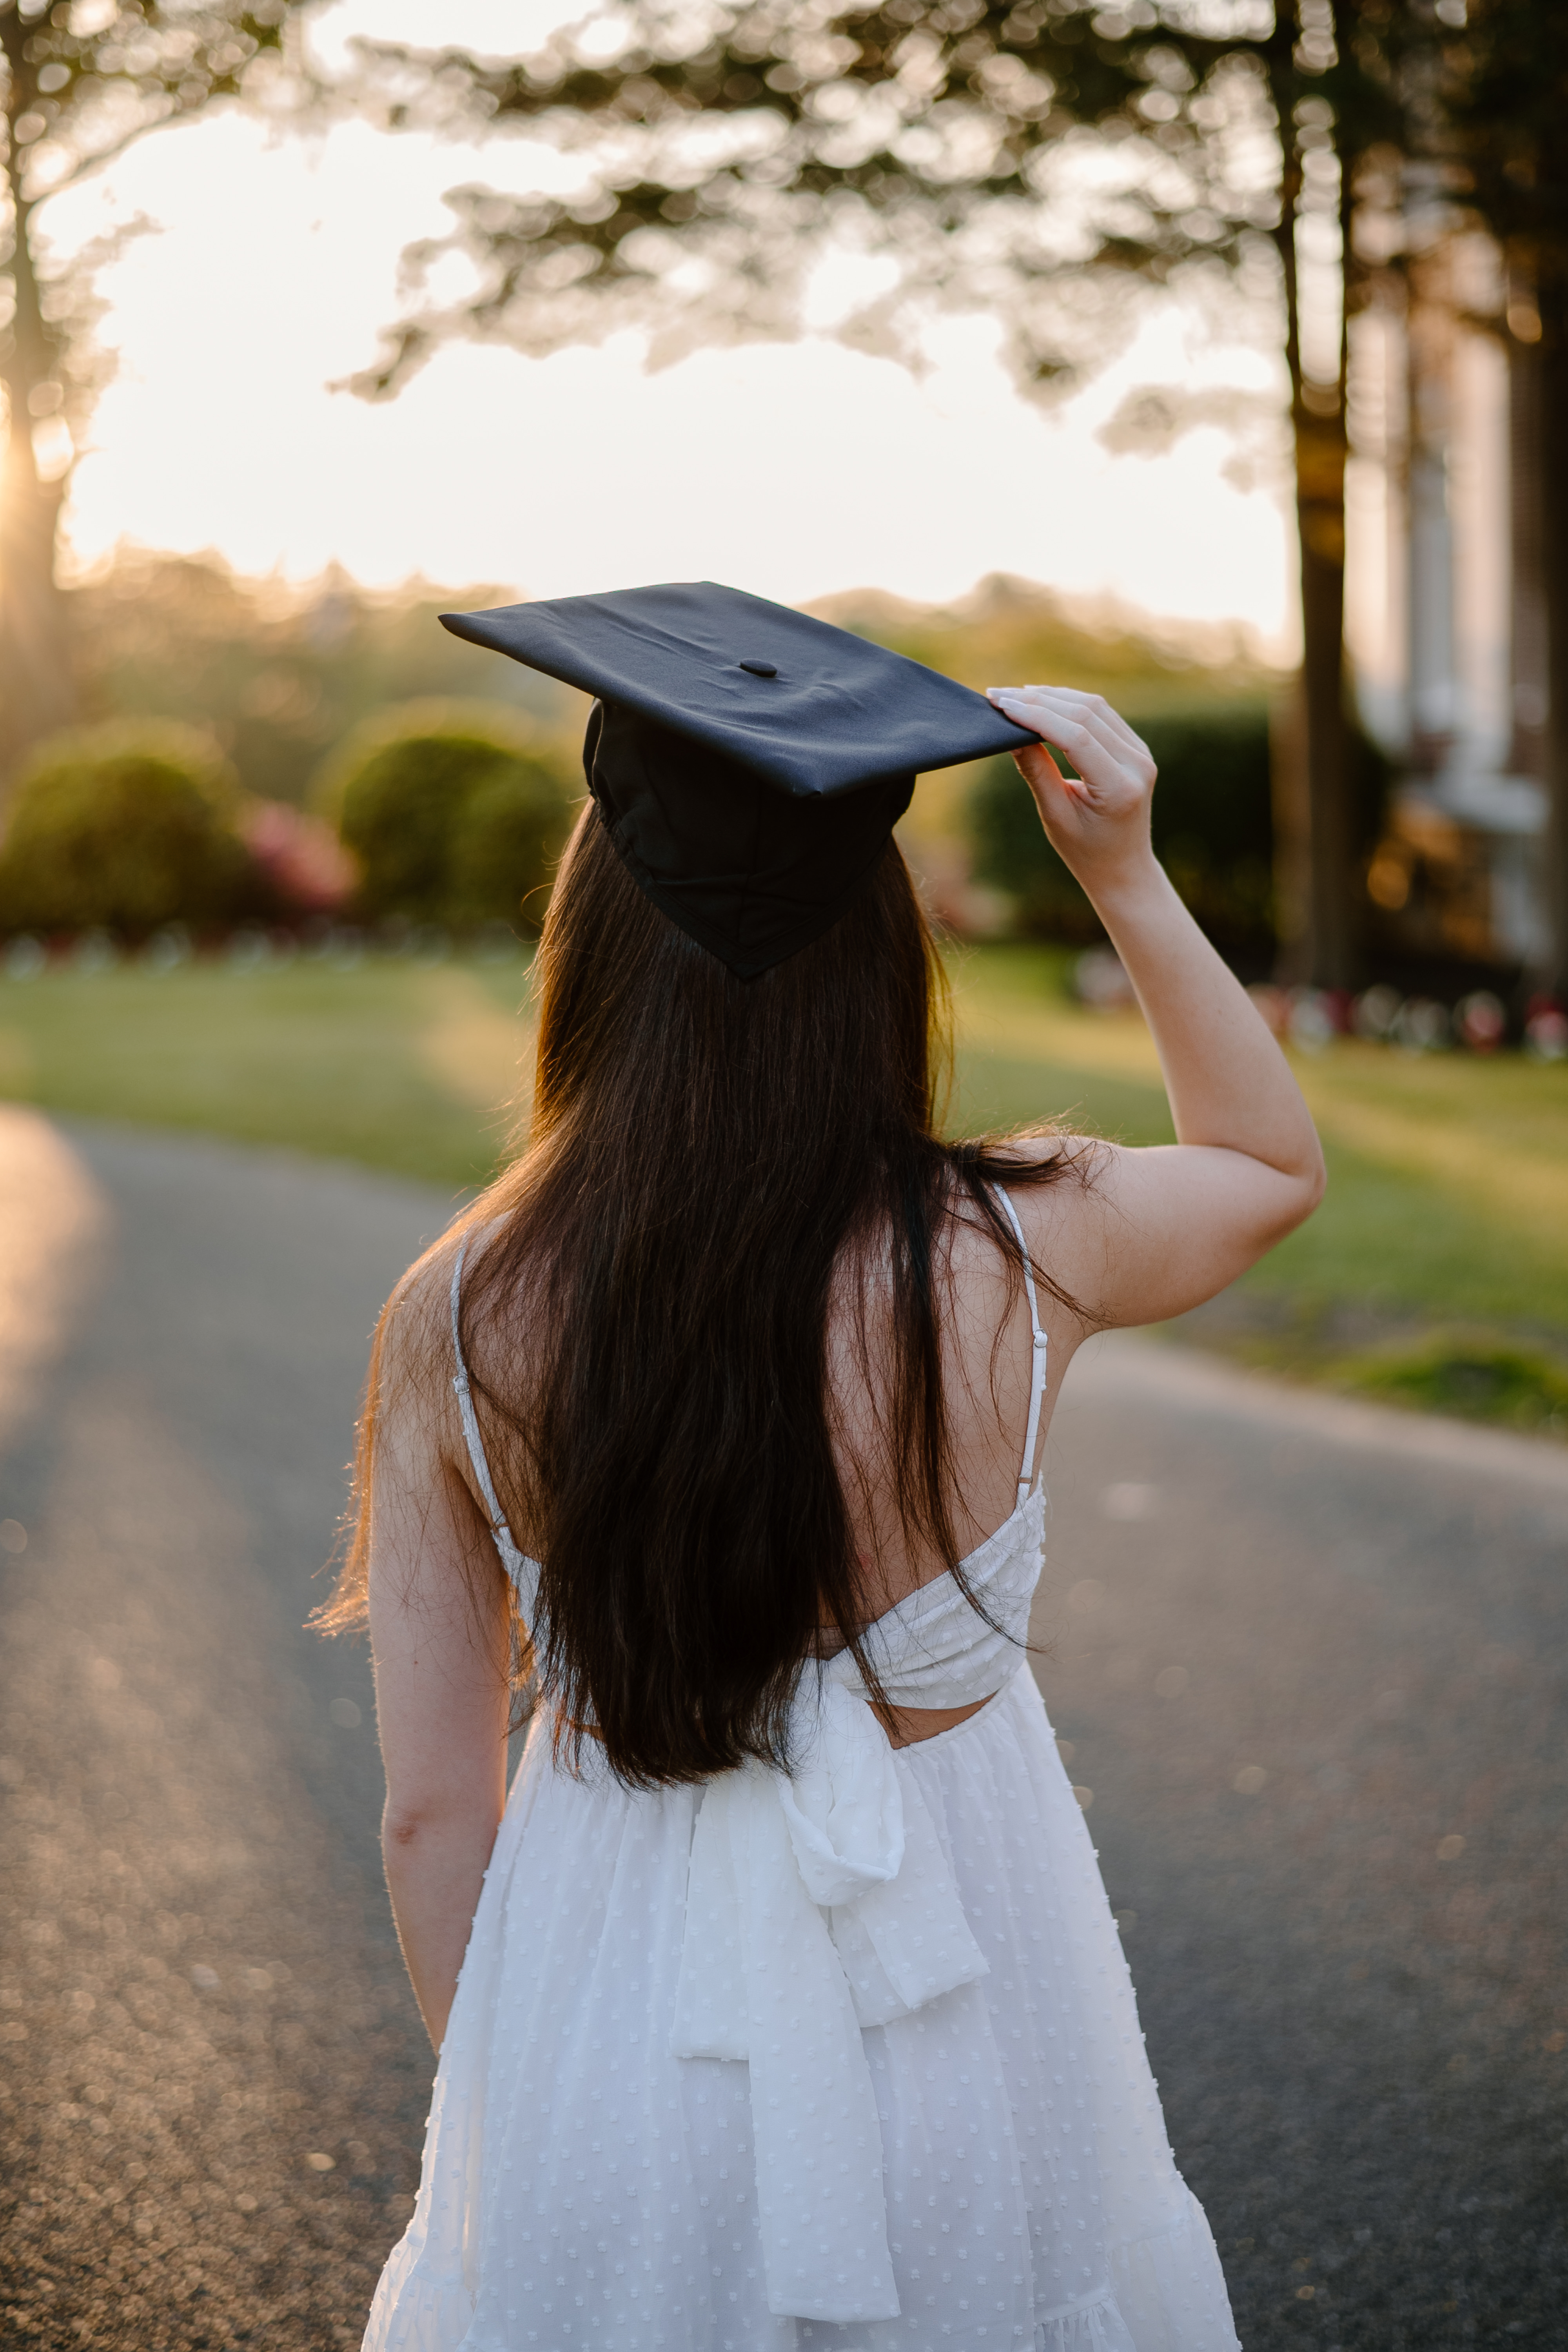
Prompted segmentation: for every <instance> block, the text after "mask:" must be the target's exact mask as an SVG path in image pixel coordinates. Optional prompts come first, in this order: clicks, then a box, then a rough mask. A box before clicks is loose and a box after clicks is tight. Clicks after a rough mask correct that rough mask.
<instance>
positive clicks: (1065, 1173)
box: [955, 1128, 1112, 1344]
mask: <svg viewBox="0 0 1568 2352" xmlns="http://www.w3.org/2000/svg"><path fill="white" fill-rule="evenodd" d="M1005 1157H1006V1159H1007V1160H1009V1161H1011V1162H1012V1163H1013V1164H1012V1167H1011V1168H1010V1169H1009V1170H1008V1171H1005V1172H1003V1173H1001V1174H1000V1175H999V1177H998V1182H999V1184H1000V1186H1001V1188H1002V1190H1003V1191H1005V1193H1006V1196H1007V1202H1008V1204H1009V1205H1010V1206H1011V1208H1012V1210H1013V1213H1014V1215H1015V1216H1016V1219H1017V1221H1018V1224H1019V1225H1020V1227H1021V1228H1022V1230H1023V1237H1024V1244H1025V1247H1026V1249H1027V1251H1028V1253H1029V1257H1030V1260H1031V1262H1032V1265H1033V1266H1034V1269H1035V1271H1036V1273H1037V1275H1038V1276H1041V1277H1043V1280H1044V1283H1045V1286H1046V1293H1047V1296H1046V1297H1043V1298H1042V1301H1041V1305H1042V1308H1043V1309H1046V1310H1047V1312H1046V1320H1047V1323H1049V1324H1054V1325H1057V1326H1059V1327H1060V1328H1061V1333H1062V1336H1063V1337H1064V1338H1067V1337H1068V1335H1069V1332H1070V1330H1071V1327H1072V1326H1073V1325H1074V1324H1076V1325H1077V1326H1078V1327H1079V1328H1078V1333H1077V1336H1078V1337H1081V1336H1083V1335H1084V1334H1085V1333H1087V1332H1088V1331H1089V1330H1092V1329H1094V1328H1097V1326H1098V1322H1099V1317H1098V1314H1097V1311H1096V1291H1097V1287H1098V1285H1097V1281H1096V1276H1097V1273H1098V1271H1099V1270H1100V1268H1102V1266H1103V1262H1104V1250H1105V1233H1106V1221H1107V1216H1108V1213H1110V1202H1109V1200H1108V1197H1107V1193H1106V1180H1107V1177H1108V1175H1109V1174H1110V1165H1111V1160H1112V1152H1111V1147H1110V1146H1109V1145H1107V1144H1104V1143H1101V1142H1100V1140H1099V1139H1097V1138H1096V1137H1094V1136H1089V1135H1073V1134H1068V1133H1065V1132H1063V1131H1062V1130H1060V1129H1054V1128H1053V1129H1046V1130H1042V1131H1041V1132H1040V1133H1038V1134H1036V1135H1020V1136H1015V1137H1012V1138H1010V1139H1009V1140H1008V1143H1007V1145H1006V1147H1005ZM965 1222H967V1223H970V1225H971V1226H973V1220H968V1221H965ZM960 1246H962V1244H960ZM970 1247H971V1248H973V1242H971V1244H970ZM992 1255H993V1256H994V1252H993V1253H992ZM957 1262H958V1261H957V1260H956V1258H955V1265H956V1263H957ZM1075 1344H1076V1340H1075Z"/></svg>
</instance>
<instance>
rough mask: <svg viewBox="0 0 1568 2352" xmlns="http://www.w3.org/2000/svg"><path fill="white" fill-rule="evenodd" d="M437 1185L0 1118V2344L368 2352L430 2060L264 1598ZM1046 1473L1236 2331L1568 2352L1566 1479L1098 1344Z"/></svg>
mask: <svg viewBox="0 0 1568 2352" xmlns="http://www.w3.org/2000/svg"><path fill="white" fill-rule="evenodd" d="M448 1206H449V1204H448V1203H446V1202H443V1201H442V1200H440V1199H439V1198H438V1197H437V1196H434V1195H432V1194H431V1193H429V1192H423V1191H420V1190H419V1189H417V1188H416V1187H413V1186H407V1185H403V1184H399V1183H396V1182H394V1181H383V1180H377V1179H374V1178H372V1177H368V1176H365V1175H363V1174H362V1173H358V1172H355V1171H346V1170H337V1169H331V1168H323V1167H320V1166H312V1165H308V1164H306V1163H303V1162H300V1161H295V1160H288V1159H284V1158H281V1157H277V1158H274V1157H269V1156H264V1155H258V1154H251V1153H246V1152H243V1151H239V1150H232V1149H229V1148H227V1147H226V1146H224V1145H221V1144H217V1143H213V1142H207V1141H198V1140H189V1139H166V1138H157V1137H149V1136H139V1135H130V1134H120V1133H115V1132H111V1131H110V1130H107V1129H97V1130H94V1129H88V1128H85V1127H70V1128H65V1129H62V1128H58V1127H55V1126H52V1125H49V1124H47V1123H46V1122H44V1121H43V1120H41V1119H37V1118H34V1117H33V1116H32V1115H31V1114H29V1113H26V1112H22V1111H0V1674H3V1687H0V1871H3V1873H4V1878H5V1900H4V1905H3V1906H0V2344H4V2345H6V2346H11V2345H18V2346H20V2345H26V2346H28V2347H50V2352H54V2347H60V2352H65V2347H70V2352H75V2347H79V2346H81V2345H84V2344H85V2345H94V2346H103V2347H116V2348H117V2352H121V2347H123V2352H161V2347H170V2352H175V2348H176V2347H177V2352H186V2347H190V2348H191V2352H195V2347H226V2346H241V2345H243V2346H247V2347H248V2346H261V2345H265V2346H266V2347H268V2352H297V2347H299V2352H305V2348H306V2347H309V2352H315V2347H333V2346H336V2345H339V2344H351V2345H352V2344H355V2343H357V2342H358V2338H359V2331H360V2326H361V2325H362V2322H363V2311H364V2306H365V2303H366V2300H367V2297H368V2294H369V2292H370V2288H371V2286H372V2284H373V2283H374V2275H375V2273H376V2270H377V2268H378V2267H379V2264H380V2263H381V2260H382V2259H383V2257H384V2253H385V2251H386V2249H387V2246H388V2245H389V2244H390V2242H391V2241H392V2239H393V2238H394V2237H395V2235H396V2233H397V2231H398V2230H399V2229H400V2227H401V2225H402V2221H403V2219H404V2217H405V2214H406V2212H407V2210H408V2205H409V2199H410V2192H411V2191H412V2189H413V2187H414V2184H415V2180H416V2170H417V2158H418V2137H419V2127H420V2123H421V2119H422V2116H423V2113H424V2108H425V2104H426V2094H427V2089H428V2083H429V2074H430V2060H429V2055H428V2052H427V2050H426V2047H425V2045H424V2042H423V2038H422V2035H421V2033H420V2031H419V2027H418V2023H417V2020H416V2017H415V2015H414V2011H413V2007H412V2003H411V2001H410V2000H409V1998H408V1995H407V1993H406V1990H405V1987H404V1984H403V1980H402V1976H401V1971H400V1969H399V1966H398V1962H397V1956H396V1951H395V1945H394V1943H393V1941H392V1937H391V1930H390V1924H389V1921H388V1917H387V1913H386V1907H385V1902H384V1896H383V1895H382V1893H381V1889H380V1885H379V1871H378V1866H377V1857H376V1851H375V1822H376V1814H377V1811H378V1809H379V1798H380V1790H379V1774H378V1769H377V1765H376V1759H375V1753H374V1727H373V1723H372V1719H371V1708H370V1695H369V1689H368V1678H367V1675H366V1672H365V1668H364V1664H363V1658H362V1656H361V1655H360V1654H357V1653H356V1652H354V1651H353V1650H352V1649H349V1648H345V1647H344V1646H342V1645H341V1644H337V1645H330V1644H327V1643H321V1642H320V1641H318V1640H316V1639H315V1638H314V1637H312V1636H310V1635H309V1634H307V1633H304V1632H303V1631H302V1630H301V1624H302V1620H303V1618H304V1616H305V1614H306V1612H307V1611H308V1609H309V1608H310V1604H311V1601H312V1600H313V1599H314V1598H315V1596H316V1595H317V1593H318V1592H319V1591H320V1589H321V1587H320V1584H319V1582H318V1581H317V1580H316V1572H317V1570H318V1569H319V1567H320V1564H321V1559H322V1558H323V1555H324V1554H325V1552H326V1551H327V1550H328V1549H329V1548H330V1545H331V1533H332V1526H333V1521H334V1518H335V1517H336V1514H337V1511H338V1509H339V1507H340V1506H341V1500H342V1463H343V1461H344V1458H345V1456H346V1454H347V1451H348V1447H349V1442H350V1433H351V1429H352V1424H353V1412H354V1408H355V1401H356V1395H357V1390H358V1384H359V1381H360V1378H361V1374H362V1371H363V1355H364V1345H365V1339H366V1337H367V1334H368V1331H369V1328H370V1325H371V1323H372V1321H373V1319H374V1313H375V1309H376V1307H377V1305H378V1304H379V1301H380V1299H381V1297H383V1296H384V1292H385V1290H386V1289H387V1288H388V1287H389V1286H390V1284H391V1282H392V1280H393V1279H394V1278H395V1275H396V1274H397V1272H398V1271H399V1270H400V1268H401V1266H402V1265H404V1264H405V1262H406V1260H407V1259H408V1257H409V1256H410V1255H412V1254H413V1253H414V1251H415V1250H416V1248H417V1247H418V1246H419V1244H420V1243H421V1242H422V1241H423V1240H424V1239H426V1238H427V1237H428V1236H430V1235H431V1234H434V1233H435V1232H436V1231H437V1230H438V1228H439V1226H440V1224H441V1223H443V1222H444V1219H445V1216H446V1214H447V1208H448ZM1050 1475H1051V1481H1052V1496H1053V1502H1052V1521H1051V1559H1050V1565H1049V1568H1048V1570H1047V1580H1046V1585H1045V1587H1044V1589H1043V1591H1042V1599H1041V1605H1040V1610H1039V1613H1038V1618H1037V1638H1038V1640H1039V1642H1040V1643H1041V1645H1042V1654H1041V1657H1040V1659H1039V1662H1038V1664H1039V1671H1040V1673H1041V1676H1042V1680H1043V1682H1044V1684H1045V1686H1046V1689H1047V1696H1048V1698H1049V1701H1050V1704H1051V1707H1052V1712H1053V1716H1054V1717H1055V1719H1056V1722H1057V1727H1058V1732H1059V1733H1060V1734H1061V1735H1062V1737H1063V1738H1064V1739H1065V1740H1066V1741H1068V1743H1070V1750H1071V1752H1070V1757H1069V1764H1070V1769H1071V1771H1072V1775H1073V1778H1074V1780H1076V1781H1078V1782H1079V1784H1080V1786H1081V1788H1082V1790H1083V1791H1084V1794H1085V1797H1086V1800H1087V1801H1088V1802H1089V1820H1090V1822H1091V1824H1092V1826H1093V1827H1094V1830H1095V1832H1096V1840H1097V1843H1098V1844H1099V1846H1100V1854H1101V1860H1102V1864H1103V1867H1104V1869H1105V1872H1106V1875H1107V1881H1108V1884H1109V1885H1110V1892H1111V1895H1112V1899H1113V1901H1114V1903H1115V1904H1116V1906H1117V1908H1118V1911H1119V1914H1120V1915H1121V1918H1122V1922H1123V1930H1124V1935H1125V1937H1126V1943H1127V1948H1128V1951H1129V1954H1130V1956H1131V1959H1132V1964H1133V1969H1134V1974H1135V1977H1136V1979H1137V1982H1138V1986H1139V1991H1140V2000H1141V2003H1142V2015H1143V2022H1144V2025H1145V2027H1146V2029H1147V2032H1148V2037H1149V2044H1150V2049H1151V2051H1152V2053H1153V2056H1154V2060H1155V2068H1156V2072H1157V2074H1159V2076H1160V2078H1161V2085H1162V2091H1163V2097H1164V2099H1165V2103H1166V2112H1167V2116H1168V2119H1169V2121H1170V2124H1171V2127H1172V2134H1173V2139H1174V2142H1175V2145H1176V2148H1177V2153H1178V2157H1179V2158H1180V2160H1181V2162H1182V2164H1183V2167H1184V2170H1185V2171H1186V2173H1187V2176H1188V2178H1189V2179H1190V2180H1191V2181H1192V2183H1193V2185H1194V2188H1195V2189H1197V2191H1198V2193H1199V2194H1200V2195H1201V2196H1202V2198H1203V2199H1204V2200H1205V2204H1206V2206H1207V2208H1208V2211H1209V2214H1210V2218H1211V2220H1212V2221H1213V2223H1214V2227H1215V2235H1216V2237H1217V2239H1218V2241H1219V2243H1220V2248H1221V2252H1222V2253H1223V2255H1224V2257H1225V2261H1226V2271H1227V2273H1228V2275H1229V2278H1230V2281H1231V2286H1232V2293H1233V2296H1234V2299H1235V2304H1236V2308H1237V2322H1238V2326H1239V2328H1240V2332H1241V2336H1242V2338H1243V2341H1244V2343H1245V2345H1246V2346H1247V2352H1275V2347H1287V2346H1289V2347H1296V2346H1302V2347H1305V2346H1312V2347H1323V2352H1327V2348H1328V2347H1332V2346H1336V2345H1337V2346H1341V2347H1344V2352H1352V2347H1354V2352H1363V2347H1367V2352H1372V2347H1376V2352H1395V2347H1410V2352H1427V2347H1448V2346H1468V2345H1471V2344H1489V2343H1500V2344H1507V2345H1510V2346H1512V2345H1532V2346H1538V2347H1552V2352H1560V2347H1563V2345H1565V2344H1568V2226H1565V2221H1564V2213H1565V2200H1564V2188H1565V2186H1568V2180H1565V2174H1568V2090H1565V2085H1568V1979H1564V1975H1563V1941H1564V1935H1563V1928H1564V1897H1563V1887H1564V1863H1565V1860H1568V1855H1565V1851H1564V1849H1565V1845H1568V1808H1565V1806H1564V1802H1563V1797H1564V1785H1563V1784H1564V1781H1565V1780H1568V1745H1565V1742H1564V1738H1563V1728H1564V1726H1563V1715H1564V1704H1563V1693H1564V1679H1565V1667H1568V1583H1565V1580H1564V1566H1565V1538H1568V1457H1565V1456H1563V1455H1562V1454H1556V1453H1552V1452H1550V1451H1547V1450H1545V1449H1542V1448H1537V1447H1534V1446H1531V1445H1530V1444H1526V1443H1525V1442H1523V1441H1510V1440H1503V1439H1500V1438H1493V1437H1490V1436H1488V1435H1485V1434H1482V1433H1476V1432H1470V1431H1465V1430H1455V1429H1453V1428H1451V1427H1449V1426H1447V1425H1444V1424H1437V1423H1416V1422H1412V1421H1406V1420H1403V1419H1400V1418H1397V1417H1395V1416H1392V1415H1389V1414H1385V1413H1382V1412H1375V1411H1373V1410H1371V1409H1369V1408H1363V1407H1360V1406H1357V1407H1351V1406H1342V1405H1338V1404H1334V1403H1332V1402H1325V1401H1323V1400H1320V1399H1315V1398H1310V1397H1306V1396H1301V1395H1298V1394H1293V1393H1290V1392H1287V1391H1278V1390H1270V1389H1268V1388H1267V1387H1266V1386H1264V1385H1263V1384H1261V1383H1256V1382H1249V1381H1247V1380H1245V1379H1244V1378H1242V1377H1241V1376H1239V1375H1237V1374H1236V1373H1234V1372H1230V1371H1227V1370H1222V1369H1220V1368H1217V1367H1214V1366H1210V1365H1207V1364H1205V1363H1203V1362H1201V1361H1199V1360H1194V1359H1192V1358H1190V1357H1184V1356H1183V1355H1180V1354H1178V1353H1177V1352H1176V1351H1175V1350H1162V1349H1157V1348H1154V1347H1152V1346H1151V1345H1149V1344H1146V1343H1142V1342H1136V1341H1134V1342H1125V1341H1115V1342H1109V1343H1104V1344H1103V1345H1102V1346H1101V1347H1100V1349H1098V1351H1097V1352H1093V1353H1092V1359H1091V1360H1085V1361H1084V1363H1083V1364H1082V1365H1081V1367H1080V1369H1079V1370H1078V1371H1076V1372H1075V1374H1074V1376H1073V1381H1072V1382H1071V1384H1070V1385H1069V1389H1068V1395H1067V1397H1066V1399H1065V1401H1064V1402H1063V1405H1062V1407H1061V1408H1060V1411H1059V1413H1058V1423H1057V1427H1056V1430H1055V1431H1054V1433H1053V1439H1052V1447H1051V1461H1050ZM24 1531H25V1536H26V1541H25V1548H21V1549H18V1548H17V1546H18V1544H19V1542H20V1539H21V1537H22V1534H23V1532H24ZM604 2352H622V2347H604Z"/></svg>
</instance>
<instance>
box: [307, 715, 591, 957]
mask: <svg viewBox="0 0 1568 2352" xmlns="http://www.w3.org/2000/svg"><path fill="white" fill-rule="evenodd" d="M317 797H318V800H319V802H320V803H321V806H322V808H323V809H324V811H325V812H326V813H327V814H329V815H330V816H331V817H332V819H333V820H334V822H335V823H336V824H337V827H338V831H339V833H340V835H341V836H342V842H343V845H344V846H345V847H346V848H347V849H349V850H350V851H351V852H352V853H353V856H354V858H355V859H356V861H357V863H358V866H359V870H360V884H359V891H358V904H359V907H360V910H361V912H362V913H363V914H364V915H365V916H367V917H368V918H369V919H372V920H377V919H383V918H385V917H387V916H402V917H404V918H405V919H407V920H408V921H410V922H418V923H441V924H445V925H447V926H448V927H449V928H450V929H455V930H468V929H474V928H475V927H477V926H478V925H479V924H480V923H483V922H489V921H494V920H497V919H500V921H503V922H512V923H517V922H526V921H530V920H531V921H532V922H534V923H535V924H536V923H537V921H538V919H539V916H540V914H542V898H541V897H540V896H539V894H540V892H541V891H542V889H543V888H544V887H546V886H547V885H548V882H549V879H550V874H551V869H552V865H553V862H554V859H555V857H556V856H557V855H558V854H559V851H560V848H561V845H562V843H563V840H564V839H565V835H566V829H567V826H568V824H569V822H570V817H571V796H570V794H569V793H568V790H567V787H566V784H565V782H563V777H562V775H561V773H560V772H559V770H558V769H557V767H556V766H555V765H554V764H553V762H552V761H551V760H550V759H548V758H547V757H542V755H541V753H540V751H539V749H538V746H537V740H536V736H535V730H534V729H533V728H532V726H531V724H530V722H529V720H528V719H527V717H526V716H525V715H524V714H523V713H521V711H514V710H512V709H509V708H508V707H507V706H506V705H505V704H489V703H482V702H478V703H461V702H447V703H430V702H419V703H406V704H405V705H403V706H402V707H401V708H400V709H394V710H389V711H386V712H384V714H383V715H382V716H381V717H380V718H379V719H374V720H373V721H371V722H370V723H369V724H368V725H367V726H364V727H362V728H357V729H356V730H354V732H353V734H352V735H351V736H350V737H349V738H348V740H346V742H344V743H343V744H342V746H341V747H340V749H339V750H338V751H336V752H335V753H334V754H333V756H332V758H331V760H330V761H328V763H327V766H326V767H325V769H324V770H323V771H322V773H321V779H320V781H319V783H318V785H317ZM525 898H529V899H530V900H531V905H530V907H529V908H526V909H525V908H524V906H523V900H524V899H525Z"/></svg>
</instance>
